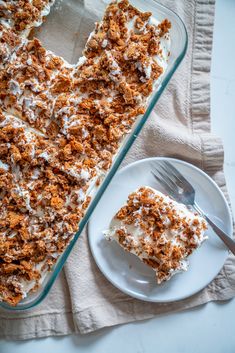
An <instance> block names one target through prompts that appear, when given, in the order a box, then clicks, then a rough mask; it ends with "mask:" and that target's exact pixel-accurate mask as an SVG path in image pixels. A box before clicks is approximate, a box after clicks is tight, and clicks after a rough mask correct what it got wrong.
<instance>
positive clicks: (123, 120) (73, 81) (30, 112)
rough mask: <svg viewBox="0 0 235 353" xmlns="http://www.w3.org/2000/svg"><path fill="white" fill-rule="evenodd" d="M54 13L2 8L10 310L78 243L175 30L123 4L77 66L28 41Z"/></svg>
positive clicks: (0, 244)
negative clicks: (78, 233)
mask: <svg viewBox="0 0 235 353" xmlns="http://www.w3.org/2000/svg"><path fill="white" fill-rule="evenodd" d="M16 3H18V5H20V6H21V10H20V11H19V12H17V11H16ZM51 4H52V1H34V0H31V1H23V0H22V1H3V2H1V6H0V14H1V19H0V29H1V38H0V104H1V110H0V144H1V149H0V215H1V221H0V222H1V227H0V299H1V300H3V301H6V302H7V303H9V304H11V305H16V304H17V303H18V302H19V301H20V300H21V299H22V298H24V297H26V296H27V294H28V293H29V292H30V291H32V290H36V289H37V288H38V287H39V286H40V284H41V282H42V280H43V278H44V275H45V274H46V273H48V271H50V269H51V267H52V266H53V264H55V262H56V261H57V259H58V257H59V255H60V254H61V253H62V252H63V251H64V249H65V248H66V246H67V244H68V243H69V242H70V241H71V239H72V238H73V236H74V234H75V233H76V231H77V230H78V227H79V222H80V221H81V219H82V218H83V217H84V214H85V211H86V209H87V207H88V205H89V203H90V200H91V196H92V193H93V192H94V190H96V188H97V186H98V185H99V184H100V182H101V181H102V179H103V177H104V176H105V174H106V172H107V171H108V169H109V168H110V167H111V165H112V162H113V159H114V158H115V155H116V154H117V152H118V150H119V149H120V147H121V146H122V144H123V141H124V138H125V137H126V136H127V134H128V133H129V132H130V131H131V129H132V127H133V124H135V122H136V121H137V120H138V119H141V116H142V114H143V113H144V112H145V110H146V106H147V103H148V100H149V97H150V96H151V94H152V92H153V91H154V90H155V89H157V87H158V85H159V83H160V81H161V78H162V75H163V73H164V72H165V70H166V68H167V61H168V57H169V55H170V52H169V46H170V38H169V29H170V26H171V25H170V23H169V21H167V20H164V21H163V22H161V23H159V22H157V21H156V20H155V19H153V18H152V17H151V13H149V12H145V13H143V12H141V11H139V10H138V9H136V8H134V7H133V6H132V5H130V4H129V3H128V1H126V0H123V1H114V2H112V3H111V4H110V5H109V6H108V7H107V9H106V11H105V14H104V17H103V20H102V21H101V22H99V23H97V24H96V26H95V29H94V31H93V32H92V33H91V34H90V36H89V38H88V41H87V43H86V46H85V48H84V52H83V56H82V57H81V58H80V59H79V61H78V63H77V64H76V65H70V64H69V63H67V62H66V61H65V60H64V59H63V58H61V57H58V56H57V55H55V54H54V53H52V52H50V51H49V50H47V49H45V48H44V47H43V46H42V44H41V43H40V42H39V41H38V40H37V39H36V38H34V39H31V40H29V39H28V38H27V36H26V34H27V33H28V31H29V30H30V29H31V28H32V27H33V26H36V25H39V24H40V23H41V22H42V19H43V17H44V15H45V14H46V13H47V12H48V11H49V7H50V6H51ZM23 14H24V15H23ZM4 16H5V17H4Z"/></svg>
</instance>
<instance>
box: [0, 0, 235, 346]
mask: <svg viewBox="0 0 235 353" xmlns="http://www.w3.org/2000/svg"><path fill="white" fill-rule="evenodd" d="M211 98H212V100H211V108H212V130H213V132H214V133H216V134H217V135H219V136H220V137H222V139H223V141H224V148H225V174H226V178H227V184H228V190H229V194H230V199H231V202H232V206H233V214H235V212H234V211H235V137H234V133H235V0H217V4H216V15H215V30H214V46H213V55H212V73H211ZM234 315H235V299H234V300H231V301H229V302H226V303H219V304H218V303H209V304H206V305H204V306H202V307H200V308H197V309H194V310H190V311H186V312H182V313H177V314H170V315H164V316H161V317H156V318H155V319H151V320H148V321H142V322H137V323H132V324H127V325H122V326H119V327H114V328H110V329H105V330H102V331H100V332H98V333H94V334H90V335H86V336H67V337H60V338H45V339H39V340H31V341H24V342H6V341H0V353H13V352H14V353H15V352H17V353H32V352H33V353H42V352H56V353H65V352H68V353H73V352H79V353H85V352H89V353H92V352H94V353H104V352H107V353H109V352H112V353H120V352H122V351H123V352H124V353H125V352H128V353H144V352H149V353H150V352H151V353H154V352H164V353H169V352H173V353H178V352H179V353H184V352H186V353H193V352H196V353H209V352H213V353H234V352H235V334H234V323H235V321H234Z"/></svg>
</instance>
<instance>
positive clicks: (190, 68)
mask: <svg viewBox="0 0 235 353" xmlns="http://www.w3.org/2000/svg"><path fill="white" fill-rule="evenodd" d="M161 2H162V3H164V4H165V5H167V6H169V7H170V8H172V9H173V10H175V11H176V12H177V13H178V14H179V15H180V16H181V17H182V19H183V21H184V22H185V24H186V27H187V30H188V34H189V47H188V52H187V55H186V58H185V59H184V62H183V63H182V64H181V66H180V68H179V69H178V71H177V73H176V74H175V76H174V78H173V79H172V81H171V83H170V84H169V86H168V88H167V90H166V91H165V92H164V94H163V96H162V98H161V99H160V101H159V104H158V105H157V107H156V109H155V111H154V112H153V113H152V115H151V117H150V119H149V120H148V122H147V124H146V125H145V127H144V129H143V131H142V133H141V134H140V136H139V137H138V139H137V141H136V143H135V144H134V146H133V147H132V149H131V151H130V152H129V154H128V156H127V158H126V159H125V164H126V163H130V162H132V161H134V160H137V159H140V158H145V157H150V156H160V155H164V156H171V157H177V158H180V159H183V160H186V161H189V162H191V163H194V164H195V165H197V166H199V167H200V168H202V169H203V170H205V171H206V172H207V173H208V174H209V175H211V176H212V177H213V178H214V180H215V181H216V182H217V184H218V185H219V186H220V187H221V189H222V190H223V191H224V193H225V194H226V188H225V180H224V174H223V148H222V145H221V141H220V140H219V139H218V138H216V137H214V136H213V135H212V134H211V133H210V119H209V108H210V100H209V72H210V56H211V47H212V34H213V16H214V0H191V1H184V0H177V1H174V0H162V1H161ZM226 196H227V194H226ZM234 295H235V260H234V257H232V256H230V257H229V258H228V259H227V261H226V263H225V265H224V267H223V269H222V270H221V272H220V274H219V275H218V276H217V277H216V278H215V279H214V280H213V281H212V282H211V283H210V284H209V286H208V287H206V288H205V289H204V290H202V291H201V292H200V293H197V294H196V295H194V296H193V297H190V298H187V299H185V300H182V301H179V302H172V303H162V304H153V303H147V302H141V301H139V300H135V299H133V298H131V297H128V296H127V295H125V294H123V293H122V292H121V291H119V290H118V289H116V288H115V287H114V286H112V284H110V283H109V282H108V281H107V280H106V279H105V278H104V276H103V275H102V274H101V272H100V271H99V270H98V268H97V266H96V264H95V262H94V260H93V258H92V256H91V253H90V251H89V248H88V243H87V234H86V232H84V233H83V235H82V236H81V237H80V239H79V240H78V242H77V244H76V246H75V248H74V250H73V252H72V254H71V255H70V257H69V259H68V261H67V263H66V265H65V267H64V270H63V272H62V273H61V275H60V277H59V278H58V279H57V281H56V283H55V285H54V287H53V288H52V290H51V292H50V294H49V295H48V297H47V298H46V299H45V300H44V301H43V302H42V303H41V304H40V305H39V306H38V307H36V308H34V309H33V310H28V311H25V312H19V313H9V312H6V311H0V337H5V338H8V339H27V338H35V337H43V336H50V335H53V336H55V335H65V334H69V333H72V332H81V333H87V332H91V331H94V330H97V329H100V328H102V327H105V326H112V325H116V324H121V323H126V322H130V321H134V320H142V319H146V318H150V317H153V316H154V315H157V314H162V313H167V312H175V311H179V310H185V309H188V308H192V307H195V306H197V305H201V304H203V303H206V302H209V301H211V300H226V299H229V298H231V297H233V296H234Z"/></svg>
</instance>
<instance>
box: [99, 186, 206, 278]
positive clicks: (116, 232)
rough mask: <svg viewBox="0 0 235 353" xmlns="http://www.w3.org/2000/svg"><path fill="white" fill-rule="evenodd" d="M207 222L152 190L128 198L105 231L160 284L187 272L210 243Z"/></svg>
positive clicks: (144, 190) (142, 188)
mask: <svg viewBox="0 0 235 353" xmlns="http://www.w3.org/2000/svg"><path fill="white" fill-rule="evenodd" d="M206 229H207V226H206V222H205V220H204V219H203V218H202V217H200V216H199V215H198V214H197V213H194V212H192V211H190V210H188V208H187V207H186V206H185V205H183V204H179V203H177V202H176V201H174V200H172V199H171V198H170V197H168V196H165V195H164V194H162V193H161V192H159V191H156V190H154V189H152V188H151V187H148V186H143V187H141V188H139V189H138V190H137V191H135V192H133V193H131V194H130V195H129V196H128V200H127V203H126V204H125V205H124V206H123V207H122V208H121V209H120V210H119V211H118V212H117V213H116V215H115V216H114V218H113V219H112V221H111V223H110V227H109V229H108V230H107V231H105V236H106V238H107V239H109V240H115V241H116V242H117V243H118V244H119V245H120V246H121V247H123V248H124V249H125V250H126V251H129V252H130V253H132V254H134V255H136V256H138V257H139V259H140V260H141V261H143V262H144V263H145V264H146V265H148V266H150V267H152V269H153V270H154V271H155V272H156V280H157V283H161V282H163V281H167V280H169V279H170V278H171V277H172V276H173V275H174V274H176V273H177V272H181V271H186V270H187V268H188V260H187V258H188V256H189V255H190V254H192V252H193V251H194V250H196V249H197V248H198V247H199V246H200V245H201V243H202V242H203V241H204V240H205V239H207V237H206V236H205V230H206Z"/></svg>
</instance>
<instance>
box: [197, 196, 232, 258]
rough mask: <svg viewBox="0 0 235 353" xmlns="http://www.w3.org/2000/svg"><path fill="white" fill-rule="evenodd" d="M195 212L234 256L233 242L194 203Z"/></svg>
mask: <svg viewBox="0 0 235 353" xmlns="http://www.w3.org/2000/svg"><path fill="white" fill-rule="evenodd" d="M193 207H194V208H195V210H196V211H198V212H199V213H200V214H201V215H202V216H203V217H204V218H205V219H206V221H207V222H208V223H209V225H210V226H211V228H212V229H213V230H214V231H215V233H216V234H217V235H218V236H219V238H220V239H221V240H222V241H223V242H224V244H225V245H226V246H227V247H228V249H229V250H230V251H231V252H232V253H233V255H235V241H233V240H232V238H230V237H229V236H228V235H227V234H226V233H225V232H224V231H223V230H222V229H221V228H219V227H218V226H217V225H216V224H215V223H214V222H213V221H212V220H211V219H210V218H209V217H208V216H207V215H206V214H205V213H204V212H203V211H202V210H201V208H200V207H199V206H198V205H197V204H196V203H195V204H194V205H193Z"/></svg>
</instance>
